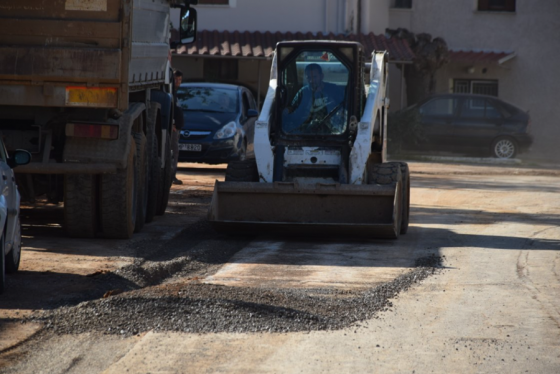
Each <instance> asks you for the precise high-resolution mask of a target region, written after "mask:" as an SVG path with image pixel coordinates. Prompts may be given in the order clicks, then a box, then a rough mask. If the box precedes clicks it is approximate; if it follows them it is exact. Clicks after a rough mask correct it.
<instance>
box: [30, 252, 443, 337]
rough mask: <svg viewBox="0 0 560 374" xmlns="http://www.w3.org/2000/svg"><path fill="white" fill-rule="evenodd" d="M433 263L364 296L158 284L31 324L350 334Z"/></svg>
mask: <svg viewBox="0 0 560 374" xmlns="http://www.w3.org/2000/svg"><path fill="white" fill-rule="evenodd" d="M440 266H441V259H440V257H437V256H431V257H427V258H422V259H420V260H418V261H417V264H416V268H415V269H413V270H412V271H410V272H408V273H406V274H404V275H402V276H400V277H398V278H397V279H395V280H393V281H392V282H389V283H386V284H383V285H380V286H378V287H375V288H372V289H370V290H366V291H339V290H332V289H315V290H309V289H307V290H283V289H282V290H279V289H256V288H241V287H225V286H217V285H207V284H201V283H199V282H198V281H197V280H196V279H195V280H191V281H187V282H180V283H171V284H160V285H156V286H152V287H147V288H144V289H140V290H135V291H130V292H127V293H123V294H119V295H116V296H111V297H108V298H104V299H100V300H92V301H86V302H82V303H80V304H78V305H76V306H73V307H62V308H59V309H56V310H54V311H48V312H43V314H41V315H37V316H34V317H33V318H31V319H32V320H33V321H34V322H43V323H44V324H45V326H46V328H47V329H49V330H51V331H53V332H55V333H59V334H72V333H83V332H90V331H99V332H104V333H107V334H121V335H124V336H130V335H134V334H138V333H141V332H145V331H149V330H155V331H183V332H195V333H210V332H213V333H214V332H288V331H316V330H333V329H341V328H345V327H348V326H350V325H352V324H354V323H356V322H359V321H364V320H367V319H370V318H372V317H374V316H375V314H376V313H377V312H379V311H382V310H386V309H387V308H389V307H391V306H392V304H391V301H390V300H391V299H392V298H395V297H396V296H397V295H398V294H399V292H401V291H405V290H407V289H408V288H409V287H411V286H412V285H413V284H415V283H417V282H419V281H421V280H423V279H425V278H426V277H428V276H429V275H431V274H433V273H435V272H436V271H437V269H438V268H440Z"/></svg>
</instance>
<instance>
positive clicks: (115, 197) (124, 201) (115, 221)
mask: <svg viewBox="0 0 560 374" xmlns="http://www.w3.org/2000/svg"><path fill="white" fill-rule="evenodd" d="M137 184H138V170H137V168H136V142H135V141H134V139H131V144H130V150H129V153H128V159H127V164H126V168H124V169H119V170H117V172H116V173H115V174H106V175H102V176H101V185H100V209H99V210H100V218H101V220H100V221H101V234H102V236H103V237H105V238H114V239H130V238H131V237H132V233H133V232H134V227H135V226H136V216H137V213H136V209H137V202H138V193H137V192H138V185H137Z"/></svg>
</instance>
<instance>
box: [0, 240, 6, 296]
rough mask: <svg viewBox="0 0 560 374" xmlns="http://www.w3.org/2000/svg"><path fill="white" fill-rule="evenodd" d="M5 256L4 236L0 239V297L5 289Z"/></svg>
mask: <svg viewBox="0 0 560 374" xmlns="http://www.w3.org/2000/svg"><path fill="white" fill-rule="evenodd" d="M5 263H6V255H5V241H4V234H2V236H1V237H0V295H2V294H3V293H4V289H5V288H6V266H5Z"/></svg>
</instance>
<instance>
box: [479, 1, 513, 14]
mask: <svg viewBox="0 0 560 374" xmlns="http://www.w3.org/2000/svg"><path fill="white" fill-rule="evenodd" d="M478 10H481V11H485V12H487V11H489V12H515V0H478Z"/></svg>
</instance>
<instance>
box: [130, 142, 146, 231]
mask: <svg viewBox="0 0 560 374" xmlns="http://www.w3.org/2000/svg"><path fill="white" fill-rule="evenodd" d="M133 136H134V142H135V143H136V168H137V169H138V193H137V198H138V201H137V203H136V207H137V208H136V225H135V226H134V232H140V231H142V228H143V227H144V223H145V222H146V210H147V208H148V194H147V186H146V184H147V183H146V180H147V174H148V162H147V160H146V135H144V133H141V132H140V133H137V132H135V133H134V135H133Z"/></svg>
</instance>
